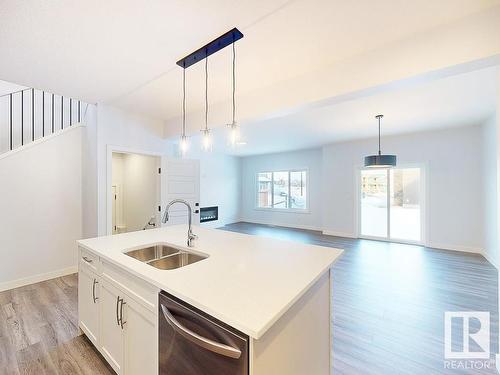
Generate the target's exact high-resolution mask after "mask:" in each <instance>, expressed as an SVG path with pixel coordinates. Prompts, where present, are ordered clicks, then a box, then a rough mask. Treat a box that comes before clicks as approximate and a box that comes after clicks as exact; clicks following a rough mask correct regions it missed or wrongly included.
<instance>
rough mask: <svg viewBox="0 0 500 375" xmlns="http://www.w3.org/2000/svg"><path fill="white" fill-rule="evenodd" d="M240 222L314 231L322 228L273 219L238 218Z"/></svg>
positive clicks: (320, 230)
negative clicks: (278, 221)
mask: <svg viewBox="0 0 500 375" xmlns="http://www.w3.org/2000/svg"><path fill="white" fill-rule="evenodd" d="M239 221H240V222H245V223H252V224H262V225H269V226H273V227H280V228H292V229H305V230H314V231H319V232H322V231H323V228H320V227H316V226H312V225H300V224H293V225H292V224H288V223H277V222H275V221H267V220H251V219H244V218H242V219H240V220H239Z"/></svg>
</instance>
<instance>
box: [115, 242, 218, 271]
mask: <svg viewBox="0 0 500 375" xmlns="http://www.w3.org/2000/svg"><path fill="white" fill-rule="evenodd" d="M124 254H125V255H128V256H129V257H132V258H134V259H137V260H140V261H141V262H144V263H146V264H149V265H150V266H153V267H156V268H158V269H161V270H174V269H176V268H181V267H184V266H187V265H189V264H193V263H196V262H199V261H200V260H203V259H206V258H208V256H205V255H199V254H195V253H191V252H189V251H186V250H181V249H178V248H176V247H173V246H169V245H164V244H158V245H152V246H148V247H144V248H142V249H136V250H130V251H127V252H125V253H124Z"/></svg>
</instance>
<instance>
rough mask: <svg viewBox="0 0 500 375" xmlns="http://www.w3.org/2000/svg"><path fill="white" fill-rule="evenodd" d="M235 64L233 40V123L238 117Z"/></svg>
mask: <svg viewBox="0 0 500 375" xmlns="http://www.w3.org/2000/svg"><path fill="white" fill-rule="evenodd" d="M235 66H236V48H235V46H234V42H233V122H232V123H233V124H234V123H235V118H236V104H235V93H236V73H235V69H236V68H235Z"/></svg>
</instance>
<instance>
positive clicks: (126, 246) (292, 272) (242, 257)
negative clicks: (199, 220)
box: [78, 225, 343, 339]
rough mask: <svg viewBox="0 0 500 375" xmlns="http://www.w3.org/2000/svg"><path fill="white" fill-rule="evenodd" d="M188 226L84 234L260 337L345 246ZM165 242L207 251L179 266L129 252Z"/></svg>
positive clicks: (134, 269) (95, 245) (127, 264)
mask: <svg viewBox="0 0 500 375" xmlns="http://www.w3.org/2000/svg"><path fill="white" fill-rule="evenodd" d="M193 232H194V233H195V234H197V235H198V237H199V238H198V240H196V241H195V247H194V248H187V247H186V238H187V226H186V225H176V226H171V227H166V228H159V229H152V230H147V231H138V232H131V233H124V234H118V235H114V236H106V237H97V238H92V239H87V240H81V241H78V243H79V245H80V246H82V247H83V248H86V249H87V250H90V251H92V252H95V253H97V254H98V255H99V256H100V257H101V258H103V259H104V260H108V261H110V262H112V263H114V264H116V265H118V266H120V267H122V268H123V269H125V270H127V271H129V272H131V273H132V274H134V275H135V276H138V277H140V278H141V279H143V280H145V281H147V282H149V283H151V284H154V285H155V286H156V287H158V288H160V289H162V290H164V291H166V292H168V293H170V294H172V295H174V296H176V297H178V298H180V299H182V300H183V301H185V302H187V303H189V304H191V305H193V306H195V307H197V308H199V309H200V310H203V311H204V312H206V313H208V314H210V315H212V316H214V317H215V318H217V319H219V320H221V321H223V322H225V323H226V324H229V325H230V326H232V327H234V328H236V329H238V330H240V331H242V332H244V333H246V334H247V335H249V336H250V337H253V338H255V339H259V338H260V337H261V336H262V335H263V334H264V333H265V332H266V331H267V329H268V328H270V327H271V326H272V325H273V324H274V323H275V322H276V321H277V320H278V319H279V318H280V317H281V316H282V315H283V314H284V313H285V312H286V311H287V310H288V309H289V308H290V307H291V306H292V305H293V304H294V302H296V301H297V300H298V299H299V298H300V297H301V296H302V295H303V294H304V293H305V292H306V291H307V290H308V289H309V288H310V287H311V286H312V285H313V284H314V283H315V282H316V281H317V280H318V279H319V278H320V276H321V275H322V274H323V273H324V272H326V271H328V270H329V268H330V267H331V266H332V264H333V263H334V262H335V261H336V260H337V259H338V257H339V256H340V255H341V254H342V251H343V250H340V249H333V248H329V247H322V246H315V245H307V244H303V243H298V242H292V241H284V240H277V239H273V238H268V237H262V236H252V235H246V234H241V233H233V232H228V231H223V230H218V229H208V228H202V227H198V226H196V227H193ZM157 243H165V244H171V245H175V246H176V247H180V248H184V249H185V250H188V251H193V252H199V253H203V254H206V255H208V256H209V257H208V258H207V259H204V260H202V261H199V262H197V263H193V264H190V265H188V266H185V267H181V268H178V269H175V270H160V269H157V268H154V267H152V266H150V265H148V264H146V263H143V262H141V261H138V260H136V259H134V258H131V257H129V256H127V255H125V254H123V253H124V252H126V251H128V250H130V249H134V248H140V247H144V246H147V245H153V244H157Z"/></svg>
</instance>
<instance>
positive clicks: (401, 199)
mask: <svg viewBox="0 0 500 375" xmlns="http://www.w3.org/2000/svg"><path fill="white" fill-rule="evenodd" d="M360 177H361V178H360V188H361V189H360V190H361V191H360V194H361V197H360V211H359V212H360V228H359V232H360V236H361V237H365V238H379V239H386V240H395V241H404V242H416V243H420V242H422V239H423V238H422V237H423V233H422V208H423V199H422V197H423V193H424V192H423V188H422V172H421V168H393V169H364V170H362V171H361V176H360Z"/></svg>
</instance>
